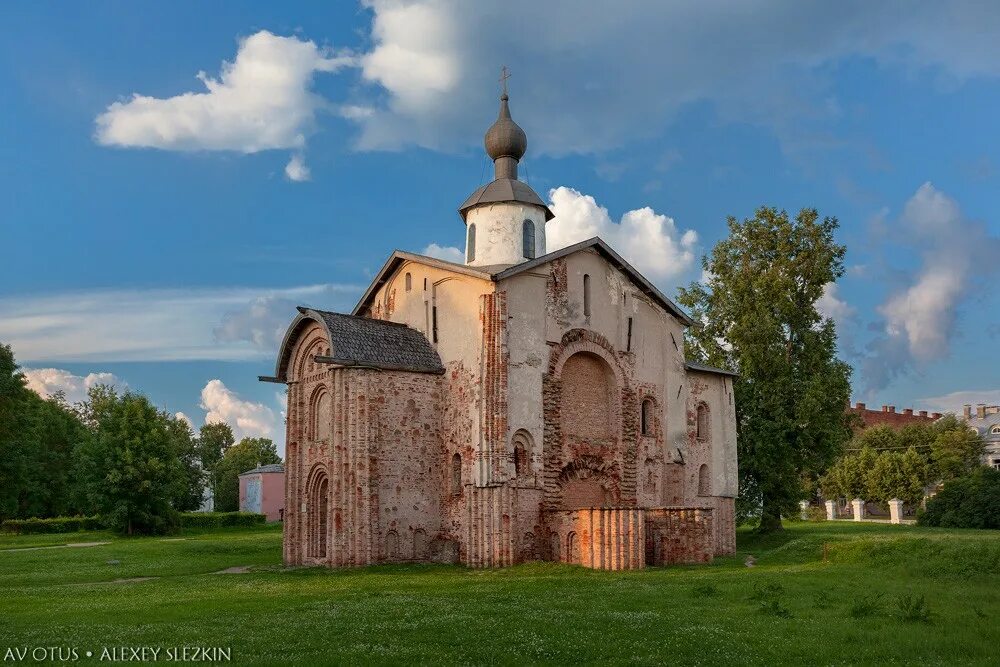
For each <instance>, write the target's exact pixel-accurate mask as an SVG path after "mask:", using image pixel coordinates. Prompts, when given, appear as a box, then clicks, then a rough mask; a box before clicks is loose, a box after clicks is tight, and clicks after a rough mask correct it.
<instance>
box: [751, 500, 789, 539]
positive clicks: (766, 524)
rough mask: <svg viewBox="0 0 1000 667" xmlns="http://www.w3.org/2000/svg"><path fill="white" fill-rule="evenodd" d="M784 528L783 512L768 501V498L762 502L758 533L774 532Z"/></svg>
mask: <svg viewBox="0 0 1000 667" xmlns="http://www.w3.org/2000/svg"><path fill="white" fill-rule="evenodd" d="M779 530H784V528H783V527H782V525H781V512H780V511H779V510H778V509H777V508H776V507H775V506H774V504H772V503H770V502H768V500H767V498H764V501H763V502H762V503H761V508H760V525H758V526H757V532H758V533H773V532H776V531H779Z"/></svg>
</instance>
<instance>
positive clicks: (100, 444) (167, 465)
mask: <svg viewBox="0 0 1000 667" xmlns="http://www.w3.org/2000/svg"><path fill="white" fill-rule="evenodd" d="M82 412H83V414H85V415H86V419H87V421H88V423H89V424H90V426H91V429H92V433H91V435H90V437H89V438H88V439H87V440H86V441H85V442H84V444H83V445H82V446H81V447H80V448H79V450H78V457H77V471H78V474H79V477H80V480H81V484H82V486H83V491H84V497H85V499H86V503H87V504H88V507H89V508H92V509H93V510H95V511H96V512H97V513H98V514H100V515H101V518H102V520H103V521H104V522H105V524H106V525H107V526H108V527H110V528H112V529H115V530H119V531H121V532H123V533H126V534H128V535H132V534H134V533H162V532H166V531H168V530H171V529H173V528H175V527H176V526H177V525H178V513H177V508H176V506H177V504H178V502H184V501H183V499H184V498H185V497H187V496H188V494H189V493H190V491H189V489H188V488H187V485H188V483H189V480H190V477H189V476H188V474H187V471H186V470H185V466H184V464H183V462H182V459H181V455H182V451H183V450H184V448H189V449H193V446H192V445H191V444H190V440H191V438H190V431H189V430H187V425H186V424H183V422H181V423H178V420H177V419H175V418H174V417H172V416H171V415H170V414H168V413H166V412H163V411H161V410H158V409H157V408H156V407H155V406H153V404H152V403H150V401H149V399H148V398H146V397H145V396H142V395H140V394H136V393H132V392H125V393H124V394H120V395H119V394H118V393H117V392H116V391H115V390H114V389H113V388H111V387H107V386H97V387H93V388H91V390H90V392H89V395H88V400H87V402H86V404H85V406H84V408H83V411H82ZM182 424H183V429H182V428H181V425H182ZM185 436H186V438H185Z"/></svg>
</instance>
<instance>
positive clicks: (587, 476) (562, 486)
mask: <svg viewBox="0 0 1000 667" xmlns="http://www.w3.org/2000/svg"><path fill="white" fill-rule="evenodd" d="M617 472H618V471H617V469H616V467H615V465H614V464H613V463H609V462H607V461H602V460H600V459H599V458H597V457H591V456H585V457H581V458H578V459H576V460H574V461H572V462H570V463H568V464H567V465H565V466H564V467H563V468H562V470H560V471H559V477H558V485H559V505H560V507H561V508H562V509H584V508H588V507H608V506H614V505H618V504H619V503H620V500H621V491H620V487H619V485H618V482H617V477H618V474H617Z"/></svg>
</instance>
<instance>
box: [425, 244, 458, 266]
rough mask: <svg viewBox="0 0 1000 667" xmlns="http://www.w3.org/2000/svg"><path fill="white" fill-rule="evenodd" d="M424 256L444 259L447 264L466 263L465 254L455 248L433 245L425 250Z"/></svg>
mask: <svg viewBox="0 0 1000 667" xmlns="http://www.w3.org/2000/svg"><path fill="white" fill-rule="evenodd" d="M423 254H424V255H427V256H428V257H436V258H437V259H443V260H444V261H446V262H455V263H456V264H462V263H464V262H465V253H463V252H462V251H461V250H459V249H458V248H456V247H455V246H439V245H438V244H437V243H432V244H430V245H429V246H427V247H426V248H424V251H423Z"/></svg>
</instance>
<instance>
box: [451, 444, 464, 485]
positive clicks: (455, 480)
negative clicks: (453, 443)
mask: <svg viewBox="0 0 1000 667" xmlns="http://www.w3.org/2000/svg"><path fill="white" fill-rule="evenodd" d="M451 492H452V493H456V494H457V493H461V492H462V455H461V454H459V453H458V452H456V453H455V455H454V456H452V457H451Z"/></svg>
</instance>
